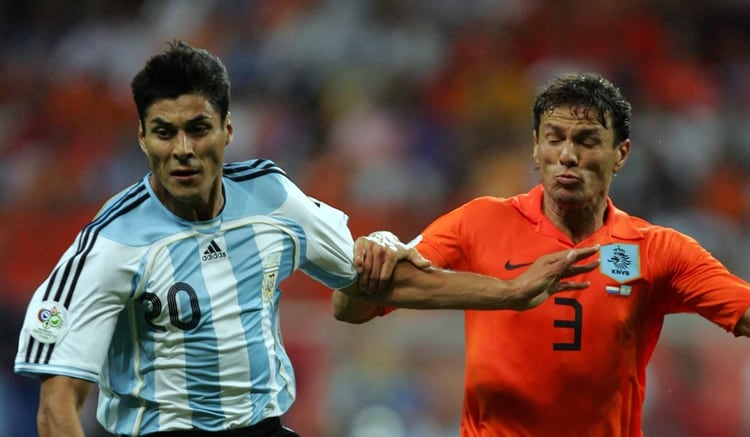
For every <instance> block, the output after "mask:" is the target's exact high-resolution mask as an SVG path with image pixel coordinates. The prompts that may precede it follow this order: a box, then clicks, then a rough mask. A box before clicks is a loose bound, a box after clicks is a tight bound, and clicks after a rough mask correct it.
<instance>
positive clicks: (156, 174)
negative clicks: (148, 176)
mask: <svg viewBox="0 0 750 437" xmlns="http://www.w3.org/2000/svg"><path fill="white" fill-rule="evenodd" d="M144 121H145V123H144V124H145V128H143V127H141V128H139V135H138V136H139V141H140V144H141V149H142V150H143V152H144V153H145V154H146V156H147V157H148V161H149V166H150V167H151V172H152V173H153V178H152V179H155V180H152V186H154V190H155V191H156V193H157V195H158V196H159V199H160V200H161V201H162V202H164V204H165V205H166V206H167V208H169V209H170V210H171V211H173V212H175V213H176V214H177V215H179V216H182V217H185V216H189V215H190V213H189V211H207V210H209V211H210V210H213V209H216V208H215V207H216V205H213V203H214V202H220V201H221V199H222V198H221V168H222V165H223V162H224V148H225V147H226V146H227V144H229V142H230V141H231V139H232V125H231V123H230V119H229V116H228V115H227V117H226V120H225V121H224V123H222V121H221V117H220V115H219V113H218V112H217V111H216V109H215V108H214V107H213V105H211V103H209V101H208V100H206V98H205V97H203V96H202V95H199V94H187V95H182V96H179V97H178V98H177V99H173V100H172V99H162V100H157V101H156V102H154V103H153V104H152V105H151V106H150V107H149V108H148V111H147V113H146V118H145V120H144ZM144 129H145V130H144ZM220 206H221V205H219V207H220ZM186 218H191V217H186ZM193 218H194V217H193Z"/></svg>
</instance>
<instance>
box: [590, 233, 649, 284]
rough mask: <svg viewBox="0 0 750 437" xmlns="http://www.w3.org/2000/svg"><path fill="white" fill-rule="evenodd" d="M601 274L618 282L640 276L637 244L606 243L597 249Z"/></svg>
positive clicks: (639, 257)
mask: <svg viewBox="0 0 750 437" xmlns="http://www.w3.org/2000/svg"><path fill="white" fill-rule="evenodd" d="M599 256H600V260H601V263H600V265H599V269H600V271H601V272H602V274H603V275H604V276H606V277H608V278H610V279H612V280H615V281H617V282H618V283H620V284H624V283H626V282H630V281H632V280H634V279H638V278H640V277H641V254H640V247H639V246H638V245H637V244H620V243H615V244H608V245H606V246H602V247H601V248H600V249H599Z"/></svg>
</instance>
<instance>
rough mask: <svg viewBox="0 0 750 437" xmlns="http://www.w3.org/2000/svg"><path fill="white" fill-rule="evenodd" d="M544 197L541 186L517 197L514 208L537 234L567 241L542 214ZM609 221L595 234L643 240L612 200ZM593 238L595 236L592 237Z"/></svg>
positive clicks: (641, 234) (610, 200) (608, 207)
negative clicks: (529, 222) (531, 224)
mask: <svg viewBox="0 0 750 437" xmlns="http://www.w3.org/2000/svg"><path fill="white" fill-rule="evenodd" d="M543 196H544V187H543V186H542V185H541V184H539V185H537V186H536V187H534V188H532V189H531V190H530V191H529V192H528V193H525V194H521V195H518V196H516V197H515V198H514V199H513V200H514V202H513V206H515V207H516V209H518V211H519V212H520V213H521V214H523V215H524V216H525V217H526V218H527V219H528V220H530V221H532V222H534V223H535V224H536V226H537V232H539V233H541V234H545V235H549V236H552V237H555V238H559V239H563V240H567V239H568V238H567V237H566V236H565V235H564V234H563V233H562V231H560V229H558V228H557V227H556V226H555V225H554V224H553V223H552V222H551V221H550V220H549V219H548V218H547V216H545V215H544V213H543V212H542V199H543ZM607 211H608V214H607V219H606V220H605V222H604V226H602V229H599V230H598V231H596V232H595V233H594V236H595V235H598V234H600V233H601V232H606V233H607V234H608V235H610V236H611V237H613V238H616V239H622V240H639V239H642V238H643V233H641V232H640V231H639V230H638V229H637V228H636V227H635V226H634V225H633V222H632V220H631V217H630V216H629V215H628V214H627V213H625V212H624V211H621V210H619V209H617V207H615V205H614V203H612V199H610V198H609V197H608V198H607ZM592 237H593V236H592Z"/></svg>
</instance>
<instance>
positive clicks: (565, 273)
mask: <svg viewBox="0 0 750 437" xmlns="http://www.w3.org/2000/svg"><path fill="white" fill-rule="evenodd" d="M598 251H599V245H596V246H591V247H584V248H579V249H570V250H563V251H560V252H555V253H551V254H548V255H544V256H542V257H540V258H539V259H537V260H536V262H534V264H532V265H531V267H529V268H528V269H527V270H526V271H525V272H523V274H521V275H520V276H518V277H517V278H515V279H513V280H512V281H513V285H514V287H513V288H514V289H516V290H519V291H518V293H517V294H516V296H515V297H514V298H513V300H514V301H515V302H514V303H513V305H512V306H513V308H514V309H516V310H528V309H531V308H534V307H536V306H539V305H540V304H541V303H542V302H544V301H545V300H546V299H547V298H548V297H550V296H551V295H553V294H555V293H559V292H561V291H569V290H582V289H584V288H588V287H589V286H590V285H591V283H590V282H588V281H583V282H579V281H561V279H564V278H570V277H573V276H576V275H580V274H581V273H586V272H590V271H592V270H594V269H595V268H597V267H598V266H599V260H598V259H597V260H596V261H592V262H589V263H586V264H576V263H577V262H579V261H581V260H584V259H586V258H588V257H590V256H592V255H594V254H595V253H597V252H598Z"/></svg>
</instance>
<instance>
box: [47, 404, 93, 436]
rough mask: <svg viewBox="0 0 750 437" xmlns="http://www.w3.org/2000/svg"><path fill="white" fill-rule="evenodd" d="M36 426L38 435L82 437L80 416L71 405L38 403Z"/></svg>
mask: <svg viewBox="0 0 750 437" xmlns="http://www.w3.org/2000/svg"><path fill="white" fill-rule="evenodd" d="M45 405H47V406H45ZM37 428H38V431H39V437H84V433H83V427H82V426H81V418H80V416H79V414H78V413H77V412H76V410H75V407H73V406H72V405H56V406H52V407H50V406H49V405H48V404H46V403H43V404H40V406H39V412H38V414H37Z"/></svg>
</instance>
